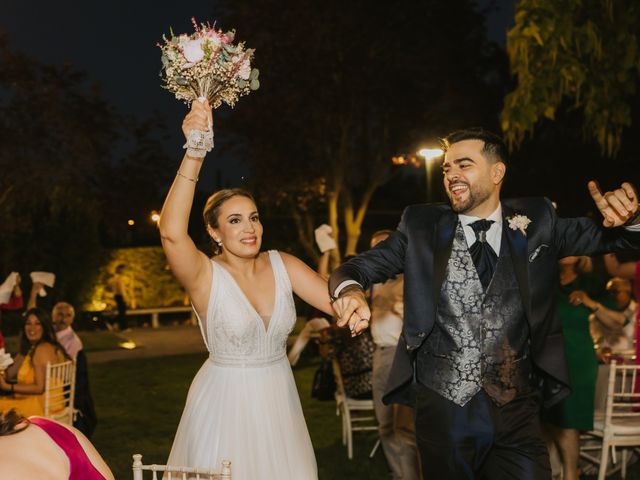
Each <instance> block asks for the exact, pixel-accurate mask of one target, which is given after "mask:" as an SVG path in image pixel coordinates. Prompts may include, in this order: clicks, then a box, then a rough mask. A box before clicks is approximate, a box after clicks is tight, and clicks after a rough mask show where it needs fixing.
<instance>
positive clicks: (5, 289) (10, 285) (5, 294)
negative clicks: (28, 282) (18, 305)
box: [0, 272, 18, 303]
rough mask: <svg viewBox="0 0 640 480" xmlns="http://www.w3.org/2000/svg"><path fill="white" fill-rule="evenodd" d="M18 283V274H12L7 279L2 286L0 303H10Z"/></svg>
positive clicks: (0, 287)
mask: <svg viewBox="0 0 640 480" xmlns="http://www.w3.org/2000/svg"><path fill="white" fill-rule="evenodd" d="M17 281H18V272H11V273H10V274H9V275H8V276H7V279H6V280H5V281H4V282H3V283H2V285H0V303H9V300H11V294H12V293H13V289H14V288H15V286H16V283H17Z"/></svg>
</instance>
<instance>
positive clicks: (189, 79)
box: [158, 18, 260, 157]
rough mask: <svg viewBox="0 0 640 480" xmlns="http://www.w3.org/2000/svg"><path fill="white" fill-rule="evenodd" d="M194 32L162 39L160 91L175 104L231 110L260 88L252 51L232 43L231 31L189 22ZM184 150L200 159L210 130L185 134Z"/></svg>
mask: <svg viewBox="0 0 640 480" xmlns="http://www.w3.org/2000/svg"><path fill="white" fill-rule="evenodd" d="M192 22H193V26H194V27H195V32H194V33H192V34H191V35H187V34H182V35H177V36H176V35H174V33H173V30H170V36H171V38H167V37H166V36H164V35H163V40H164V44H158V46H159V47H160V49H161V50H162V72H161V74H160V77H161V78H162V87H163V88H165V89H167V90H169V91H170V92H173V94H174V95H175V96H176V98H177V99H178V100H183V101H185V102H186V103H187V104H190V103H191V102H193V101H194V100H200V101H202V102H204V100H205V99H206V100H208V101H209V105H211V106H212V107H213V108H218V107H219V106H220V105H221V104H222V103H226V104H227V105H229V106H230V107H233V106H235V104H236V102H237V101H238V98H240V97H241V96H243V95H247V94H248V93H249V92H251V91H253V90H257V89H258V88H259V87H260V81H259V80H258V75H259V71H258V69H257V68H252V67H251V60H252V59H253V52H254V50H253V49H250V48H245V46H244V42H238V43H236V44H234V43H233V41H234V39H235V31H233V30H232V31H229V32H226V33H223V32H222V31H221V30H216V28H215V23H214V24H213V25H210V24H209V23H206V24H204V23H202V24H200V25H198V23H197V22H196V20H195V18H193V19H192ZM185 148H189V149H190V150H188V153H189V154H194V153H195V154H196V156H201V157H204V154H205V153H206V152H207V151H210V150H211V149H212V148H213V130H212V129H211V127H210V128H209V132H197V131H195V130H192V131H191V132H190V134H189V138H188V140H187V144H186V145H185Z"/></svg>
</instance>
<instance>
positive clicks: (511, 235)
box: [502, 202, 531, 319]
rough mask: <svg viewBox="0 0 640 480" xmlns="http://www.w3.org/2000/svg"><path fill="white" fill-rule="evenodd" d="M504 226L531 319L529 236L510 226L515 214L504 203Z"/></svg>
mask: <svg viewBox="0 0 640 480" xmlns="http://www.w3.org/2000/svg"><path fill="white" fill-rule="evenodd" d="M502 215H503V219H502V228H503V230H504V231H505V232H506V235H505V237H506V239H507V243H508V245H509V250H510V253H511V259H512V261H513V269H514V271H515V274H516V279H517V281H518V286H519V288H520V295H521V296H522V303H523V304H524V311H525V312H526V314H527V318H528V319H531V297H530V294H529V270H528V269H529V263H528V257H527V237H526V236H525V235H524V234H523V233H522V232H521V231H520V230H513V229H511V228H509V220H508V218H509V217H512V216H514V215H515V212H514V211H513V209H512V208H510V207H508V206H507V205H505V204H504V202H503V204H502Z"/></svg>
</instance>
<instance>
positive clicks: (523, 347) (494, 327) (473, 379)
mask: <svg viewBox="0 0 640 480" xmlns="http://www.w3.org/2000/svg"><path fill="white" fill-rule="evenodd" d="M506 243H507V242H506V238H505V237H504V235H503V239H502V242H501V245H502V246H501V249H500V255H499V257H498V263H497V265H496V269H495V272H494V274H493V278H492V279H491V283H490V284H489V287H488V289H487V291H486V292H484V291H483V288H482V284H481V283H480V279H479V277H478V273H477V271H476V268H475V265H474V264H473V260H472V259H471V254H470V253H469V248H468V247H467V242H466V239H465V235H464V231H463V229H462V225H461V224H460V223H459V222H458V226H457V227H456V233H455V237H454V240H453V246H452V249H451V257H450V258H449V262H448V264H447V271H446V275H445V279H444V282H443V284H442V289H441V290H440V299H439V301H438V309H437V315H436V321H435V325H434V328H433V330H432V332H431V334H430V335H429V337H428V338H427V339H426V341H425V342H424V344H423V345H422V347H421V348H420V349H419V351H418V356H417V369H416V375H417V379H418V381H419V382H420V383H422V384H423V385H425V386H427V387H429V388H431V389H432V390H435V391H436V392H437V393H439V394H440V395H442V396H443V397H445V398H447V399H449V400H451V401H452V402H454V403H456V404H458V405H460V406H463V405H465V404H466V403H467V402H468V401H469V400H470V399H471V398H472V397H473V396H474V395H475V394H476V393H478V392H479V391H480V390H481V389H482V388H484V390H485V391H486V392H487V393H488V394H489V396H490V397H491V398H492V400H493V401H494V402H495V403H496V404H497V405H500V406H501V405H504V404H506V403H508V402H510V401H511V400H513V399H514V398H515V397H516V396H517V395H519V394H521V393H525V392H527V391H530V390H531V386H530V384H531V382H530V375H531V360H530V358H529V326H528V323H527V320H526V317H525V314H524V307H523V304H522V299H521V296H520V291H519V289H518V283H517V281H516V278H515V273H514V270H513V263H512V261H511V256H510V252H509V248H508V245H506Z"/></svg>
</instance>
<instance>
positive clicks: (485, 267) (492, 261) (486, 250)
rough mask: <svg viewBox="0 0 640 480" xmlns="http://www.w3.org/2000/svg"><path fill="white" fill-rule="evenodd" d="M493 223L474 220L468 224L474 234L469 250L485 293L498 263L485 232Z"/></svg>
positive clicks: (491, 221)
mask: <svg viewBox="0 0 640 480" xmlns="http://www.w3.org/2000/svg"><path fill="white" fill-rule="evenodd" d="M492 223H494V221H493V220H484V219H483V220H476V221H475V222H473V223H471V224H469V226H470V227H471V228H472V229H473V232H474V233H475V234H476V241H475V242H474V244H473V245H471V247H470V248H469V252H470V253H471V258H472V259H473V264H474V265H475V266H476V271H477V272H478V277H480V283H482V287H483V289H484V290H485V291H486V290H487V287H488V286H489V283H490V282H491V278H492V277H493V272H494V270H495V269H496V263H498V256H497V255H496V252H494V251H493V248H491V245H489V242H487V230H489V228H490V227H491V224H492Z"/></svg>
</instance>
